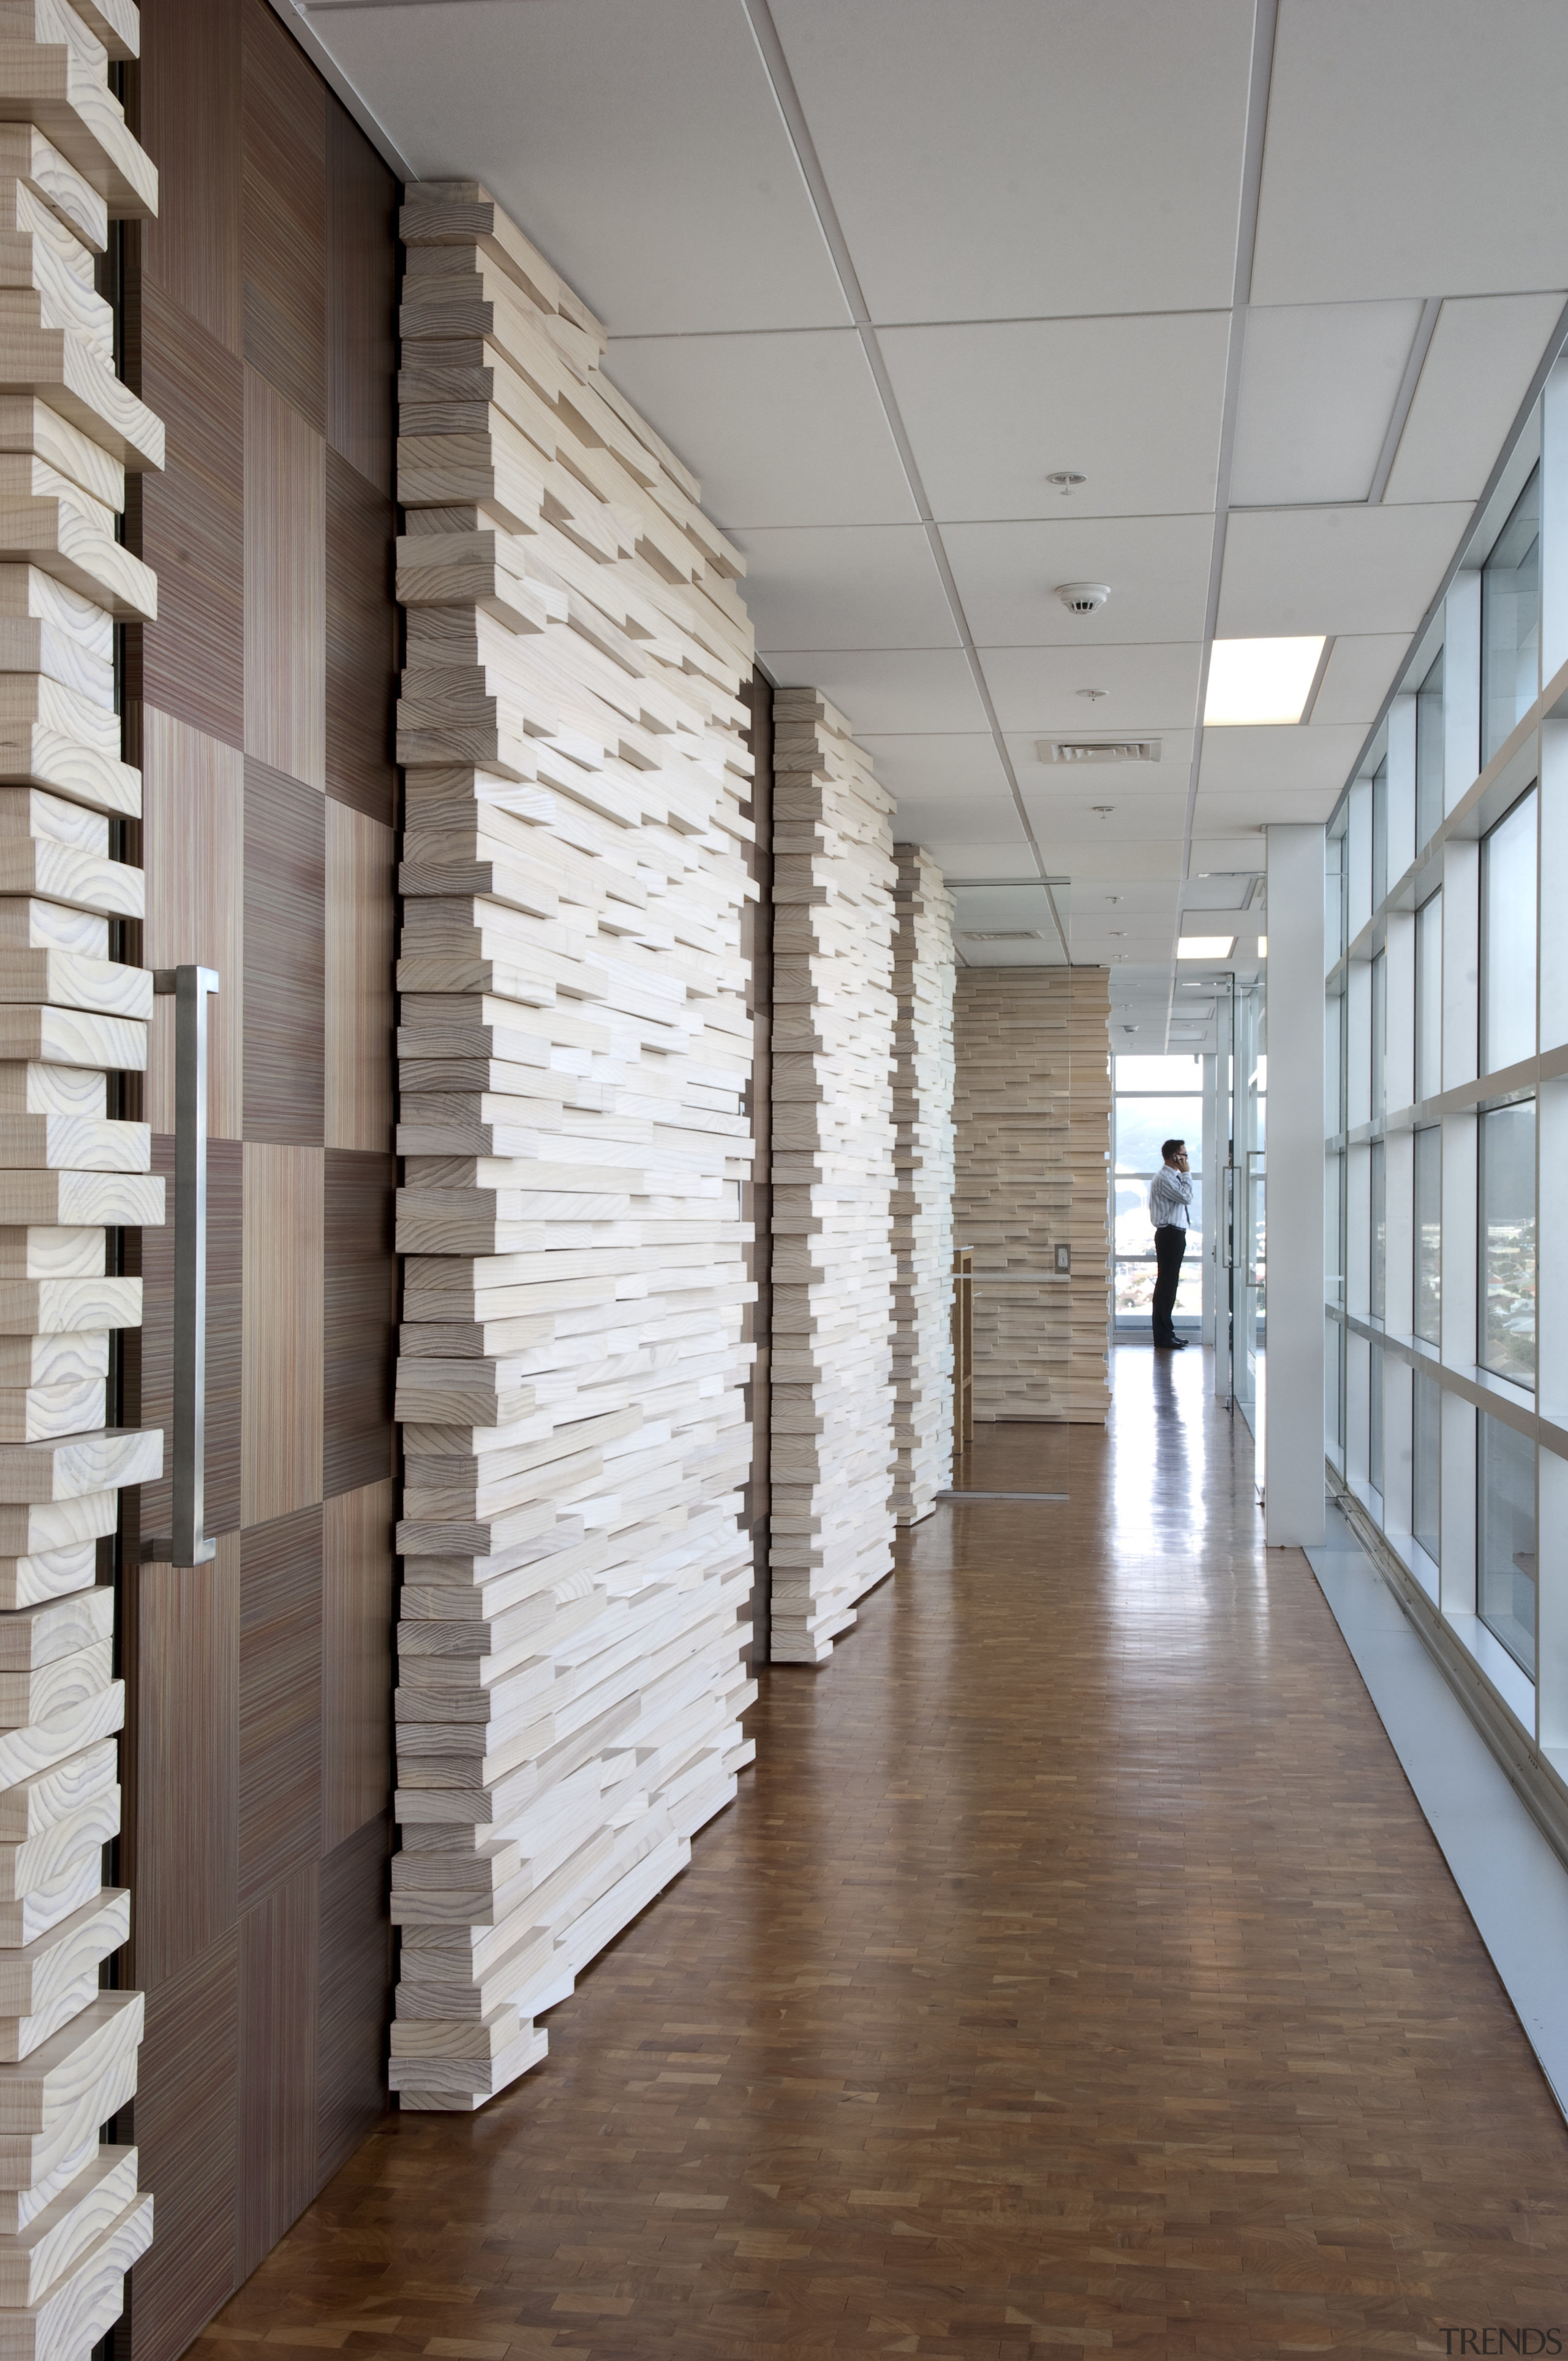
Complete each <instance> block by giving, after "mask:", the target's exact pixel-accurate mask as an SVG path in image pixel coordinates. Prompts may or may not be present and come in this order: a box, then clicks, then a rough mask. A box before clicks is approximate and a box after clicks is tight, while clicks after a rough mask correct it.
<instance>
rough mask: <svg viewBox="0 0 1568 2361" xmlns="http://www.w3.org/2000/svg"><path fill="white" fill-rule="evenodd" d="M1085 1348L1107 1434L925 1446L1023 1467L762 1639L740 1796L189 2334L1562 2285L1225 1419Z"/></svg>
mask: <svg viewBox="0 0 1568 2361" xmlns="http://www.w3.org/2000/svg"><path fill="white" fill-rule="evenodd" d="M1115 1374H1116V1404H1115V1411H1114V1414H1113V1422H1112V1425H1111V1429H1110V1432H1109V1433H1099V1432H1097V1431H1092V1430H1088V1429H1074V1430H1071V1431H1067V1430H1061V1429H1056V1430H1050V1429H1033V1430H1025V1429H1012V1430H1004V1431H1003V1432H1001V1433H993V1434H992V1435H990V1436H984V1435H982V1437H981V1441H980V1442H979V1444H977V1447H976V1449H975V1451H974V1453H973V1454H972V1455H971V1457H970V1467H969V1472H968V1476H967V1480H970V1481H976V1482H978V1481H981V1471H983V1480H984V1482H985V1484H986V1485H988V1486H989V1485H991V1484H992V1483H994V1484H995V1485H996V1488H1012V1487H1013V1485H1014V1482H1015V1481H1016V1478H1017V1475H1018V1471H1019V1470H1020V1469H1021V1468H1025V1467H1026V1468H1027V1469H1028V1470H1029V1471H1030V1474H1031V1477H1034V1476H1035V1475H1036V1472H1040V1473H1042V1474H1043V1471H1045V1470H1047V1469H1048V1470H1049V1471H1050V1477H1051V1481H1050V1483H1049V1485H1047V1484H1046V1483H1045V1482H1043V1481H1042V1482H1041V1483H1040V1485H1039V1488H1042V1489H1044V1488H1058V1485H1060V1487H1061V1488H1066V1489H1067V1490H1069V1493H1070V1499H1069V1501H1068V1502H1067V1503H1066V1504H1065V1505H1057V1504H1046V1503H1029V1502H1009V1501H999V1502H984V1503H976V1504H973V1505H971V1506H961V1505H960V1506H955V1507H953V1508H950V1509H943V1510H938V1513H937V1514H936V1515H934V1516H933V1517H932V1518H930V1519H929V1520H928V1521H927V1522H926V1523H924V1524H923V1525H921V1526H920V1527H919V1528H917V1529H916V1532H914V1533H912V1534H910V1535H909V1536H907V1537H906V1539H905V1546H904V1549H903V1551H902V1564H901V1568H900V1571H899V1573H898V1574H897V1576H895V1577H894V1580H893V1581H891V1582H890V1583H888V1584H886V1585H884V1586H883V1589H882V1590H881V1591H880V1592H879V1593H878V1594H877V1595H875V1596H874V1597H873V1598H871V1599H870V1600H869V1601H867V1602H866V1604H865V1606H864V1608H863V1609H862V1613H861V1627H860V1629H859V1631H857V1632H855V1633H854V1634H853V1635H852V1636H851V1637H850V1639H849V1640H848V1641H847V1642H844V1643H843V1644H841V1645H840V1647H839V1651H838V1653H836V1655H835V1657H834V1660H833V1662H832V1664H830V1665H829V1666H828V1668H827V1669H825V1670H824V1671H822V1672H821V1673H817V1674H813V1673H809V1672H806V1671H797V1670H795V1669H789V1668H784V1669H780V1670H779V1671H776V1672H774V1673H773V1674H772V1675H769V1676H767V1678H766V1680H765V1683H764V1690H763V1696H762V1702H761V1704H760V1706H759V1708H757V1712H756V1715H755V1719H754V1725H753V1726H754V1728H755V1730H756V1734H757V1737H758V1740H759V1767H758V1769H757V1771H756V1772H755V1773H752V1774H751V1775H750V1776H749V1777H748V1779H747V1780H746V1781H745V1782H744V1783H743V1785H742V1793H741V1799H740V1803H739V1805H738V1806H736V1807H735V1808H734V1809H733V1810H732V1811H730V1812H729V1813H728V1814H727V1815H726V1816H725V1817H724V1818H723V1819H722V1820H721V1821H719V1822H718V1824H717V1825H716V1826H715V1827H713V1828H710V1829H709V1830H708V1831H707V1833H706V1834H705V1835H704V1836H703V1837H701V1838H700V1839H698V1843H697V1846H696V1857H695V1860H694V1862H693V1865H692V1868H691V1870H690V1872H688V1873H687V1875H686V1876H685V1878H684V1879H683V1880H682V1881H681V1882H680V1883H678V1884H677V1885H676V1886H675V1887H674V1888H673V1889H672V1890H671V1892H670V1893H669V1894H666V1895H665V1896H664V1897H663V1899H662V1900H661V1901H660V1902H659V1903H657V1904H655V1905H654V1906H653V1907H652V1909H651V1910H650V1911H648V1912H647V1913H646V1914H645V1915H644V1916H643V1917H642V1918H641V1920H640V1921H639V1922H638V1924H637V1925H636V1926H635V1927H632V1928H631V1929H630V1930H629V1932H628V1934H627V1935H626V1936H625V1937H624V1938H622V1939H621V1941H620V1943H619V1944H618V1945H617V1946H616V1947H615V1949H613V1950H612V1951H611V1952H610V1953H609V1956H607V1957H606V1958H605V1959H603V1960H601V1961H599V1963H598V1965H597V1966H596V1968H595V1969H594V1970H593V1971H592V1972H591V1974H590V1975H589V1976H588V1977H587V1978H586V1979H585V1981H584V1982H583V1985H582V1986H581V1988H580V1990H579V1992H578V1993H577V1994H576V1997H575V1999H574V2000H573V2001H571V2002H570V2003H568V2004H566V2005H565V2007H564V2008H562V2009H561V2010H559V2011H557V2012H556V2014H555V2016H554V2020H553V2022H552V2026H551V2055H550V2059H549V2062H548V2065H547V2066H546V2067H545V2068H544V2069H543V2070H542V2071H541V2072H540V2073H538V2074H536V2075H534V2076H532V2077H530V2078H529V2080H528V2081H526V2082H524V2083H523V2084H521V2085H520V2086H519V2088H518V2089H517V2090H516V2091H515V2092H512V2093H511V2094H510V2095H509V2096H507V2097H506V2098H504V2099H502V2100H499V2101H498V2102H496V2103H494V2104H493V2105H492V2106H491V2107H490V2108H488V2110H487V2111H486V2112H485V2113H483V2114H480V2115H478V2116H477V2117H473V2118H455V2117H438V2116H432V2115H408V2116H390V2117H389V2118H388V2119H387V2122H386V2125H385V2126H384V2130H383V2133H382V2135H381V2136H378V2137H377V2138H375V2139H373V2140H371V2141H370V2142H369V2143H368V2145H367V2147H366V2148H365V2149H363V2150H362V2151H361V2153H360V2155H359V2156H358V2157H357V2158H356V2159H355V2160H354V2161H353V2162H352V2163H351V2164H350V2165H349V2166H348V2167H347V2168H346V2169H345V2171H344V2172H343V2173H342V2174H340V2176H339V2177H338V2179H337V2180H336V2181H334V2183H333V2185H332V2187H331V2188H330V2190H329V2191H327V2192H326V2194H325V2195H324V2196H323V2198H322V2199H321V2200H320V2201H319V2202H317V2203H316V2205H314V2206H313V2208H312V2209H311V2211H310V2213H308V2214H306V2215H305V2216H304V2217H303V2219H302V2221H301V2223H300V2224H298V2225H297V2226H296V2228H295V2229H294V2231H293V2232H292V2233H291V2235H290V2236H289V2238H288V2239H287V2240H286V2241H285V2242H284V2244H283V2246H280V2248H279V2249H278V2250H277V2252H276V2253H275V2254H274V2255H273V2256H272V2257H270V2258H269V2261H268V2262H267V2263H265V2264H264V2265H263V2267H262V2268H261V2269H260V2270H259V2271H258V2273H257V2275H256V2277H255V2278H254V2279H252V2280H251V2281H250V2283H249V2284H248V2286H247V2288H246V2289H245V2290H243V2291H242V2292H241V2294H240V2295H239V2296H237V2297H236V2299H235V2300H234V2301H233V2302H231V2303H230V2304H229V2306H228V2307H227V2309H226V2311H225V2312H224V2314H223V2315H222V2316H221V2318H220V2320H219V2321H218V2322H217V2323H214V2328H213V2329H211V2330H210V2331H209V2332H208V2333H207V2336H206V2338H205V2339H204V2340H203V2349H205V2348H207V2347H210V2346H212V2345H225V2346H226V2345H233V2346H234V2347H235V2349H236V2353H237V2351H238V2348H239V2347H240V2346H241V2345H250V2344H254V2343H256V2342H257V2341H258V2340H263V2339H264V2340H265V2341H266V2342H267V2343H268V2344H269V2345H282V2346H288V2345H299V2346H300V2347H302V2348H306V2347H308V2348H310V2349H311V2350H313V2351H314V2350H319V2348H320V2347H321V2346H323V2345H332V2346H334V2347H343V2348H344V2349H345V2350H347V2351H349V2352H351V2353H352V2354H354V2355H355V2356H359V2361H369V2356H372V2355H374V2354H378V2353H385V2354H388V2355H395V2354H409V2355H412V2354H431V2355H434V2356H453V2361H503V2356H507V2355H509V2354H510V2355H528V2356H532V2355H536V2354H545V2353H549V2354H553V2355H559V2356H573V2361H609V2356H617V2361H641V2356H651V2355H665V2354H668V2355H671V2356H688V2355H691V2356H712V2361H729V2356H734V2357H735V2361H741V2357H742V2356H795V2355H802V2356H804V2355H807V2354H809V2355H848V2354H855V2355H861V2354H871V2353H884V2352H885V2353H920V2354H948V2355H955V2356H996V2355H1003V2354H1013V2353H1018V2354H1022V2353H1024V2352H1025V2351H1027V2350H1030V2349H1032V2348H1034V2347H1036V2346H1039V2347H1047V2346H1049V2347H1059V2348H1063V2349H1065V2351H1066V2352H1067V2353H1069V2354H1071V2353H1073V2352H1080V2351H1086V2350H1089V2349H1093V2350H1094V2351H1096V2352H1099V2351H1103V2350H1105V2349H1107V2348H1110V2349H1115V2350H1119V2349H1122V2348H1127V2349H1130V2350H1133V2351H1135V2352H1137V2353H1139V2354H1142V2355H1146V2356H1151V2361H1153V2356H1237V2361H1243V2356H1245V2361H1257V2357H1258V2356H1283V2355H1296V2354H1301V2353H1305V2352H1321V2351H1327V2350H1335V2351H1340V2352H1344V2353H1353V2354H1361V2353H1373V2352H1376V2353H1379V2354H1417V2353H1431V2352H1437V2353H1440V2354H1441V2353H1442V2352H1443V2350H1444V2339H1443V2334H1442V2332H1443V2331H1444V2330H1445V2329H1448V2328H1450V2327H1458V2328H1464V2327H1470V2326H1474V2327H1481V2326H1484V2325H1493V2326H1496V2325H1497V2324H1498V2323H1503V2324H1507V2325H1510V2326H1514V2325H1518V2324H1521V2323H1522V2324H1539V2323H1554V2322H1557V2321H1561V2320H1563V2318H1564V2317H1565V2316H1568V2134H1565V2131H1564V2126H1563V2121H1562V2118H1561V2117H1560V2116H1559V2114H1557V2111H1556V2109H1555V2108H1554V2106H1553V2105H1552V2101H1551V2098H1550V2096H1549V2094H1548V2092H1547V2089H1546V2086H1545V2084H1544V2082H1543V2081H1542V2079H1541V2074H1540V2071H1539V2070H1538V2068H1537V2066H1536V2063H1535V2060H1534V2058H1533V2056H1532V2055H1531V2052H1530V2048H1529V2047H1528V2045H1527V2043H1526V2041H1525V2039H1524V2037H1523V2035H1522V2033H1521V2032H1520V2029H1519V2024H1518V2022H1517V2020H1516V2018H1515V2017H1514V2015H1513V2014H1512V2011H1511V2009H1510V2008H1509V2006H1508V2001H1507V1999H1506V1997H1505V1995H1504V1994H1503V1992H1502V1990H1501V1987H1500V1986H1499V1984H1498V1982H1497V1977H1496V1975H1495V1974H1494V1972H1493V1971H1492V1968H1491V1965H1490V1963H1489V1961H1488V1960H1487V1958H1486V1953H1485V1951H1484V1950H1483V1949H1482V1947H1481V1944H1480V1942H1479V1939H1478V1938H1477V1937H1476V1935H1475V1930H1474V1928H1473V1927H1472V1925H1471V1923H1470V1921H1469V1919H1468V1917H1467V1916H1466V1915H1465V1911H1464V1905H1463V1904H1462V1903H1461V1902H1460V1900H1459V1897H1458V1894H1456V1892H1455V1889H1454V1887H1453V1883H1452V1881H1451V1879H1450V1877H1449V1874H1448V1872H1447V1870H1446V1868H1445V1867H1444V1865H1443V1862H1442V1857H1441V1855H1440V1854H1439V1852H1438V1850H1437V1849H1436V1847H1435V1845H1434V1844H1433V1842H1432V1839H1431V1835H1430V1833H1429V1831H1428V1829H1427V1827H1426V1824H1425V1822H1424V1821H1423V1820H1422V1818H1421V1817H1420V1811H1419V1809H1418V1808H1417V1806H1416V1804H1415V1802H1414V1799H1413V1797H1412V1796H1411V1794H1410V1791H1409V1787H1408V1786H1407V1784H1406V1783H1405V1780H1404V1778H1403V1776H1402V1774H1401V1773H1400V1771H1399V1768H1398V1763H1397V1762H1396V1760H1395V1757H1394V1755H1393V1752H1392V1751H1391V1749H1390V1747H1389V1745H1388V1742H1387V1739H1386V1737H1385V1735H1384V1733H1383V1730H1382V1727H1381V1725H1380V1724H1379V1722H1378V1720H1377V1719H1376V1715H1375V1713H1374V1711H1373V1709H1372V1707H1371V1704H1370V1702H1369V1700H1368V1698H1367V1696H1366V1693H1365V1689H1364V1688H1363V1686H1362V1684H1361V1681H1360V1679H1359V1677H1358V1675H1357V1674H1356V1672H1355V1669H1354V1664H1353V1663H1352V1661H1351V1658H1350V1656H1349V1654H1348V1653H1347V1652H1346V1649H1345V1647H1344V1644H1343V1641H1342V1640H1341V1637H1340V1634H1339V1631H1338V1630H1337V1628H1336V1627H1335V1624H1334V1622H1333V1620H1332V1617H1331V1615H1330V1614H1329V1611H1328V1609H1327V1607H1326V1606H1325V1604H1324V1601H1323V1599H1322V1597H1321V1594H1320V1592H1319V1590H1318V1588H1317V1586H1316V1584H1315V1582H1314V1580H1313V1577H1312V1576H1311V1573H1310V1569H1309V1568H1308V1566H1307V1565H1306V1562H1305V1560H1304V1559H1303V1558H1302V1557H1301V1556H1300V1555H1299V1553H1297V1552H1295V1551H1279V1550H1277V1551H1274V1552H1270V1553H1266V1552H1265V1551H1264V1549H1263V1546H1262V1532H1261V1518H1260V1517H1259V1515H1258V1513H1257V1510H1256V1506H1255V1488H1254V1484H1253V1469H1252V1444H1251V1439H1250V1437H1249V1436H1248V1435H1247V1433H1246V1431H1245V1427H1244V1426H1243V1425H1242V1424H1241V1423H1240V1422H1239V1421H1238V1422H1234V1424H1233V1422H1232V1421H1231V1420H1230V1419H1229V1418H1228V1417H1227V1416H1226V1415H1225V1413H1224V1411H1223V1409H1222V1408H1220V1407H1218V1406H1216V1405H1215V1404H1214V1403H1213V1402H1212V1399H1211V1398H1210V1395H1209V1392H1208V1386H1209V1382H1210V1374H1211V1373H1210V1370H1209V1368H1208V1367H1207V1365H1206V1361H1205V1356H1202V1355H1201V1354H1200V1353H1199V1352H1197V1351H1196V1350H1190V1351H1188V1352H1187V1353H1185V1354H1183V1355H1180V1356H1177V1357H1176V1358H1175V1359H1169V1358H1168V1357H1166V1356H1156V1355H1154V1354H1152V1353H1150V1352H1149V1351H1148V1350H1147V1349H1141V1350H1140V1349H1137V1348H1127V1349H1124V1350H1123V1351H1120V1352H1119V1353H1118V1354H1117V1356H1116V1373H1115ZM1004 1472H1005V1476H1006V1482H1005V1483H1003V1481H1002V1480H1001V1479H1002V1477H1003V1473H1004ZM1565 2345H1568V2335H1565ZM1453 2349H1454V2350H1455V2351H1457V2350H1458V2349H1459V2345H1458V2340H1457V2338H1455V2339H1454V2341H1453ZM1470 2349H1483V2348H1481V2347H1480V2346H1478V2345H1477V2346H1476V2347H1474V2348H1470ZM1488 2349H1491V2350H1494V2351H1495V2350H1497V2343H1496V2339H1495V2338H1494V2340H1493V2343H1492V2345H1491V2346H1490V2347H1489V2348H1488ZM1529 2349H1537V2348H1535V2347H1530V2348H1529Z"/></svg>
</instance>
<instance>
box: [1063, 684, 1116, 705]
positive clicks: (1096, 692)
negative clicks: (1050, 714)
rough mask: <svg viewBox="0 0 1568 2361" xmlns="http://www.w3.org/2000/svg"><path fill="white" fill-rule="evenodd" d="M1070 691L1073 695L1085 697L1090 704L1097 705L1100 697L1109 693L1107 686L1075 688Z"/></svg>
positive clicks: (1107, 695)
mask: <svg viewBox="0 0 1568 2361" xmlns="http://www.w3.org/2000/svg"><path fill="white" fill-rule="evenodd" d="M1072 693H1073V695H1074V697H1087V698H1088V699H1089V702H1090V703H1091V705H1098V703H1099V702H1100V699H1101V698H1102V697H1109V696H1110V694H1111V692H1110V690H1109V689H1108V688H1075V689H1074V690H1073V692H1072Z"/></svg>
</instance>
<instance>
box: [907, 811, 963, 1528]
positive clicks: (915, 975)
mask: <svg viewBox="0 0 1568 2361" xmlns="http://www.w3.org/2000/svg"><path fill="white" fill-rule="evenodd" d="M894 860H895V862H896V863H897V872H898V873H897V878H896V881H895V883H894V911H895V914H896V919H897V924H896V927H895V928H894V938H893V990H894V999H895V1001H896V1003H897V1012H896V1016H895V1021H894V1035H893V1045H894V1064H893V1119H894V1125H895V1126H896V1131H897V1137H896V1139H895V1142H894V1151H893V1158H894V1187H893V1245H894V1254H895V1256H896V1257H897V1265H898V1268H897V1275H896V1277H895V1279H894V1290H893V1311H894V1325H893V1386H894V1419H893V1441H894V1461H893V1513H894V1521H896V1522H897V1523H899V1524H901V1525H913V1524H916V1523H917V1522H918V1521H919V1520H920V1519H921V1518H922V1517H924V1516H927V1515H928V1514H929V1513H930V1511H931V1510H932V1509H933V1508H934V1507H935V1505H936V1499H937V1494H938V1492H940V1491H943V1490H945V1489H946V1488H947V1487H948V1485H949V1484H950V1483H951V1482H952V1477H953V1329H952V1306H953V1279H952V1271H953V991H954V984H955V980H956V965H957V962H956V961H955V958H954V953H953V897H952V895H950V894H949V893H948V889H947V887H946V886H945V885H944V884H943V883H942V872H941V869H940V868H939V866H938V863H937V862H935V861H933V860H932V858H931V855H930V854H929V853H928V852H927V851H926V850H925V848H924V846H922V845H918V844H897V845H894Z"/></svg>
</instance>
